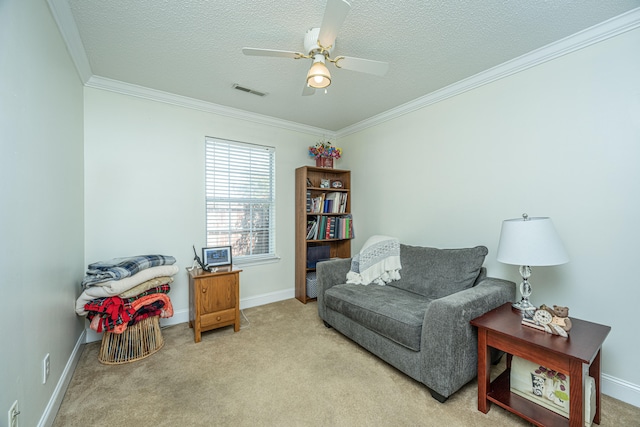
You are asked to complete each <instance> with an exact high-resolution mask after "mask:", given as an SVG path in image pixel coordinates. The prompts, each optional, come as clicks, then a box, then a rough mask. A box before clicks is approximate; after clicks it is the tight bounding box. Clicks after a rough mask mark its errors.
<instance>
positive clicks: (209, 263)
mask: <svg viewBox="0 0 640 427" xmlns="http://www.w3.org/2000/svg"><path fill="white" fill-rule="evenodd" d="M202 263H203V264H204V265H205V267H207V268H210V267H219V266H221V265H231V246H218V247H215V248H202Z"/></svg>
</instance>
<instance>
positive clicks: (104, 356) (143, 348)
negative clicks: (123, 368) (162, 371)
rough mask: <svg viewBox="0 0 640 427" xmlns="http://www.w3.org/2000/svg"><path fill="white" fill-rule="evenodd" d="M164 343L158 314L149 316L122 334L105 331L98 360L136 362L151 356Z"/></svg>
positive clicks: (118, 362)
mask: <svg viewBox="0 0 640 427" xmlns="http://www.w3.org/2000/svg"><path fill="white" fill-rule="evenodd" d="M163 345H164V339H163V338H162V331H161V330H160V322H159V320H158V316H153V317H148V318H146V319H144V320H142V321H140V322H138V323H136V324H135V325H133V326H129V327H128V328H127V329H125V330H124V332H123V333H121V334H114V333H113V332H105V333H104V335H103V336H102V345H100V353H99V354H98V360H99V361H100V363H104V364H105V365H118V364H122V363H129V362H135V361H136V360H140V359H144V358H145V357H148V356H151V355H152V354H153V353H155V352H156V351H158V350H160V349H161V348H162V346H163Z"/></svg>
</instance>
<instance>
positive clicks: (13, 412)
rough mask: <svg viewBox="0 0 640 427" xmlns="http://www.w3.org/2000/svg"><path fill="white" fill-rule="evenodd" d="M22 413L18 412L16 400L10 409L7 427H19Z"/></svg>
mask: <svg viewBox="0 0 640 427" xmlns="http://www.w3.org/2000/svg"><path fill="white" fill-rule="evenodd" d="M19 414H20V411H19V410H18V401H17V400H16V401H15V402H13V405H11V408H9V412H7V427H18V415H19Z"/></svg>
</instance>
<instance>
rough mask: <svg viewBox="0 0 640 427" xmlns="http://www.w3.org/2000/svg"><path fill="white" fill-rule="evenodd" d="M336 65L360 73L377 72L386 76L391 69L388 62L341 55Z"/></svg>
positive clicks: (378, 74)
mask: <svg viewBox="0 0 640 427" xmlns="http://www.w3.org/2000/svg"><path fill="white" fill-rule="evenodd" d="M336 67H338V68H344V69H345V70H351V71H357V72H359V73H367V74H375V75H376V76H384V75H385V74H387V71H388V70H389V63H388V62H381V61H372V60H371V59H362V58H351V57H349V56H341V57H338V58H336Z"/></svg>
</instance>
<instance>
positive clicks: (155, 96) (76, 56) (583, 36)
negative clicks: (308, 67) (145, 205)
mask: <svg viewBox="0 0 640 427" xmlns="http://www.w3.org/2000/svg"><path fill="white" fill-rule="evenodd" d="M47 3H48V5H49V8H50V10H51V13H52V15H53V18H54V20H55V21H56V24H57V25H58V29H59V30H60V33H61V35H62V37H63V39H64V41H65V43H66V45H67V49H68V51H69V54H70V55H71V58H72V60H73V63H74V64H75V67H76V70H77V72H78V75H79V76H80V80H81V81H82V83H83V84H84V85H85V86H87V87H93V88H98V89H104V90H109V91H112V92H118V93H122V94H126V95H130V96H136V97H139V98H146V99H149V100H153V101H158V102H165V103H169V104H173V105H178V106H182V107H185V108H192V109H196V110H200V111H205V112H209V113H213V114H218V115H222V116H225V117H231V118H236V119H240V120H247V121H250V122H254V123H258V124H264V125H268V126H275V127H279V128H283V129H287V130H292V131H296V132H302V133H307V134H312V135H324V136H329V137H332V138H342V137H345V136H347V135H350V134H353V133H356V132H360V131H362V130H364V129H367V128H370V127H372V126H376V125H378V124H380V123H384V122H386V121H388V120H392V119H395V118H397V117H400V116H403V115H405V114H408V113H411V112H413V111H416V110H419V109H421V108H424V107H427V106H429V105H432V104H435V103H438V102H440V101H443V100H445V99H447V98H451V97H454V96H456V95H459V94H461V93H464V92H467V91H470V90H473V89H475V88H478V87H480V86H483V85H486V84H489V83H491V82H494V81H496V80H499V79H502V78H504V77H508V76H510V75H513V74H516V73H519V72H521V71H524V70H526V69H528V68H532V67H535V66H537V65H540V64H542V63H544V62H547V61H551V60H553V59H556V58H558V57H560V56H563V55H567V54H569V53H571V52H575V51H577V50H580V49H583V48H585V47H587V46H591V45H593V44H596V43H599V42H601V41H603V40H606V39H609V38H611V37H615V36H617V35H619V34H622V33H625V32H627V31H631V30H633V29H636V28H638V27H639V26H640V7H638V8H636V9H633V10H630V11H629V12H626V13H623V14H621V15H619V16H616V17H614V18H611V19H609V20H607V21H604V22H601V23H599V24H596V25H594V26H593V27H590V28H587V29H585V30H583V31H580V32H578V33H576V34H573V35H571V36H568V37H565V38H564V39H562V40H559V41H556V42H554V43H551V44H548V45H546V46H543V47H542V48H539V49H536V50H534V51H532V52H529V53H526V54H524V55H522V56H520V57H518V58H515V59H512V60H510V61H507V62H504V63H502V64H500V65H497V66H495V67H493V68H490V69H488V70H486V71H483V72H480V73H478V74H476V75H474V76H471V77H469V78H466V79H464V80H461V81H458V82H456V83H453V84H451V85H449V86H447V87H445V88H442V89H439V90H437V91H434V92H432V93H430V94H427V95H425V96H422V97H420V98H417V99H415V100H413V101H409V102H407V103H405V104H402V105H400V106H398V107H395V108H392V109H390V110H387V111H385V112H382V113H380V114H377V115H375V116H372V117H370V118H368V119H365V120H362V121H360V122H358V123H355V124H353V125H351V126H347V127H344V128H342V129H340V130H338V131H337V132H334V131H331V130H328V129H322V128H318V127H314V126H309V125H303V124H301V123H296V122H292V121H288V120H283V119H277V118H275V117H271V116H267V115H263V114H258V113H251V112H248V111H245V110H240V109H237V108H231V107H225V106H222V105H219V104H214V103H210V102H205V101H201V100H197V99H194V98H189V97H185V96H180V95H175V94H172V93H168V92H162V91H158V90H155V89H150V88H146V87H143V86H138V85H133V84H129V83H124V82H121V81H116V80H112V79H107V78H104V77H99V76H94V75H93V72H92V71H91V65H90V63H89V59H88V58H87V55H86V53H85V50H84V45H83V44H82V40H81V39H80V33H79V32H78V28H77V26H76V23H75V20H74V19H73V15H72V13H71V8H70V6H69V3H68V1H67V0H47Z"/></svg>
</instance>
